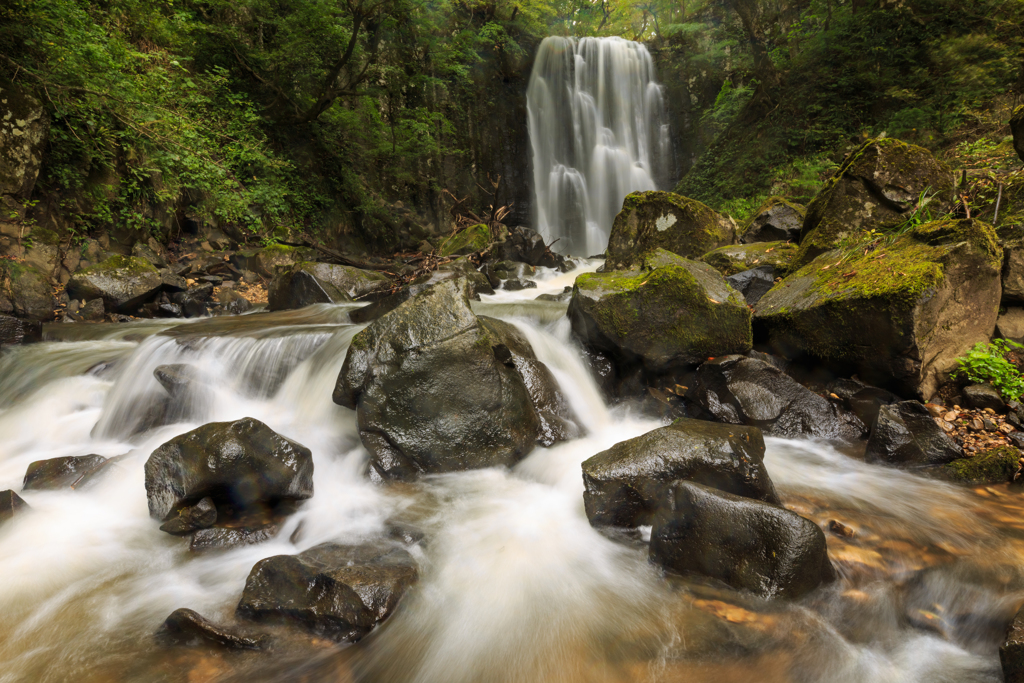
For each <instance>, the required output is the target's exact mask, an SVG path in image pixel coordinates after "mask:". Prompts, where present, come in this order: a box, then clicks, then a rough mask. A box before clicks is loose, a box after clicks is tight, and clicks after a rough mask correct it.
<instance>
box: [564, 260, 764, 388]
mask: <svg viewBox="0 0 1024 683" xmlns="http://www.w3.org/2000/svg"><path fill="white" fill-rule="evenodd" d="M568 315H569V319H570V321H571V322H572V329H573V332H574V333H575V334H576V335H577V337H579V338H580V340H581V341H583V343H584V344H586V345H587V346H589V347H591V348H592V349H594V350H597V351H602V352H605V353H608V354H610V355H612V356H613V357H615V358H617V359H619V360H620V361H622V362H624V363H627V364H629V363H636V362H639V363H640V364H642V366H643V367H644V369H645V370H646V371H648V372H652V373H660V372H666V371H669V370H671V369H674V368H679V367H686V366H692V365H696V364H698V363H700V362H702V361H704V360H707V358H708V357H709V356H719V355H725V354H730V353H745V352H746V351H749V350H750V348H751V330H750V311H749V309H748V308H747V306H746V304H745V302H744V301H743V297H741V296H740V295H739V294H738V293H737V292H736V291H735V290H733V289H732V288H731V287H730V286H729V285H728V283H727V282H726V281H725V278H723V277H722V276H721V274H719V273H718V272H717V271H715V270H714V269H713V268H711V267H710V266H708V265H707V264H704V263H700V262H697V261H691V260H689V259H684V258H681V257H679V256H676V255H675V254H672V253H670V252H667V251H665V250H663V249H659V250H657V251H656V252H655V253H654V254H652V255H650V256H649V257H648V258H647V259H646V260H645V263H644V266H643V268H642V269H637V270H630V271H612V272H605V273H586V274H584V275H580V276H579V277H578V278H576V283H575V286H574V287H573V293H572V300H571V302H570V303H569V311H568Z"/></svg>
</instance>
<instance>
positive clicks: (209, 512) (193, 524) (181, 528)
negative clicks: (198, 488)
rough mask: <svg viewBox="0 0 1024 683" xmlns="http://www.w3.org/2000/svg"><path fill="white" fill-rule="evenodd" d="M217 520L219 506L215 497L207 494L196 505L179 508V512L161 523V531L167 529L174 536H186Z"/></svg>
mask: <svg viewBox="0 0 1024 683" xmlns="http://www.w3.org/2000/svg"><path fill="white" fill-rule="evenodd" d="M216 522H217V506H216V505H215V504H214V502H213V498H210V497H209V496H207V497H206V498H203V499H202V500H200V501H199V502H198V503H196V504H195V505H187V506H185V507H182V508H179V509H178V514H177V515H174V516H172V517H171V518H170V519H168V520H167V521H166V522H164V523H163V524H161V525H160V531H165V532H167V533H169V534H171V535H172V536H185V535H187V534H190V533H192V532H193V531H197V530H199V529H206V528H207V527H211V526H213V525H214V524H215V523H216Z"/></svg>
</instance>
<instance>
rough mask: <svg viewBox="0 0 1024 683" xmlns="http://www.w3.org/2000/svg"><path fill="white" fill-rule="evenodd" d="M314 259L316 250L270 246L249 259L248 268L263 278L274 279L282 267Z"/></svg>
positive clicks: (281, 245)
mask: <svg viewBox="0 0 1024 683" xmlns="http://www.w3.org/2000/svg"><path fill="white" fill-rule="evenodd" d="M315 257H316V250H314V249H309V248H307V247H291V246H288V245H287V244H272V245H270V246H268V247H263V248H262V249H260V250H259V251H257V252H256V253H255V254H253V255H252V256H251V257H250V258H249V259H248V261H249V264H248V265H249V267H250V268H251V269H252V270H254V271H255V272H256V273H258V274H259V275H262V276H263V277H274V275H275V274H276V273H277V269H278V268H279V267H282V266H293V265H295V264H296V263H299V262H300V261H310V260H312V259H313V258H315Z"/></svg>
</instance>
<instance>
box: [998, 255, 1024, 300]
mask: <svg viewBox="0 0 1024 683" xmlns="http://www.w3.org/2000/svg"><path fill="white" fill-rule="evenodd" d="M1002 282H1003V303H1004V304H1021V303H1024V240H1008V241H1005V242H1004V248H1003V279H1002Z"/></svg>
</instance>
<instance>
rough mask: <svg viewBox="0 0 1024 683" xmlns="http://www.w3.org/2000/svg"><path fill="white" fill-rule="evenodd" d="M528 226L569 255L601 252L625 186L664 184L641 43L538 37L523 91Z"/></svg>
mask: <svg viewBox="0 0 1024 683" xmlns="http://www.w3.org/2000/svg"><path fill="white" fill-rule="evenodd" d="M526 108H527V112H528V117H529V130H530V144H531V146H532V148H533V180H534V198H535V206H534V213H535V216H536V221H537V230H538V232H540V234H541V235H543V236H544V237H545V239H546V240H547V241H548V242H551V241H552V240H554V239H558V240H559V242H558V244H556V245H555V249H557V250H558V251H561V252H563V253H567V254H573V255H576V256H588V255H591V254H596V253H599V252H602V251H604V249H605V247H606V246H607V244H608V235H609V233H610V231H611V226H612V221H613V220H614V219H615V215H616V214H617V213H618V212H619V210H620V209H621V208H622V200H623V198H625V196H626V195H627V194H629V193H630V192H636V191H639V190H654V189H657V187H658V186H659V185H661V186H663V185H664V184H665V183H666V182H667V176H668V173H669V163H670V155H671V148H670V144H669V128H668V118H667V115H666V112H665V105H664V97H663V94H662V89H661V86H659V85H658V84H657V83H656V82H655V75H654V63H653V61H652V59H651V55H650V53H649V52H648V51H647V48H646V47H644V46H643V45H642V44H640V43H635V42H632V41H628V40H623V39H622V38H584V39H582V40H579V41H577V40H575V39H572V38H559V37H549V38H545V39H544V41H543V42H542V43H541V45H540V48H539V49H538V51H537V59H536V62H535V63H534V66H533V73H532V74H531V75H530V84H529V87H528V88H527V91H526Z"/></svg>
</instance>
